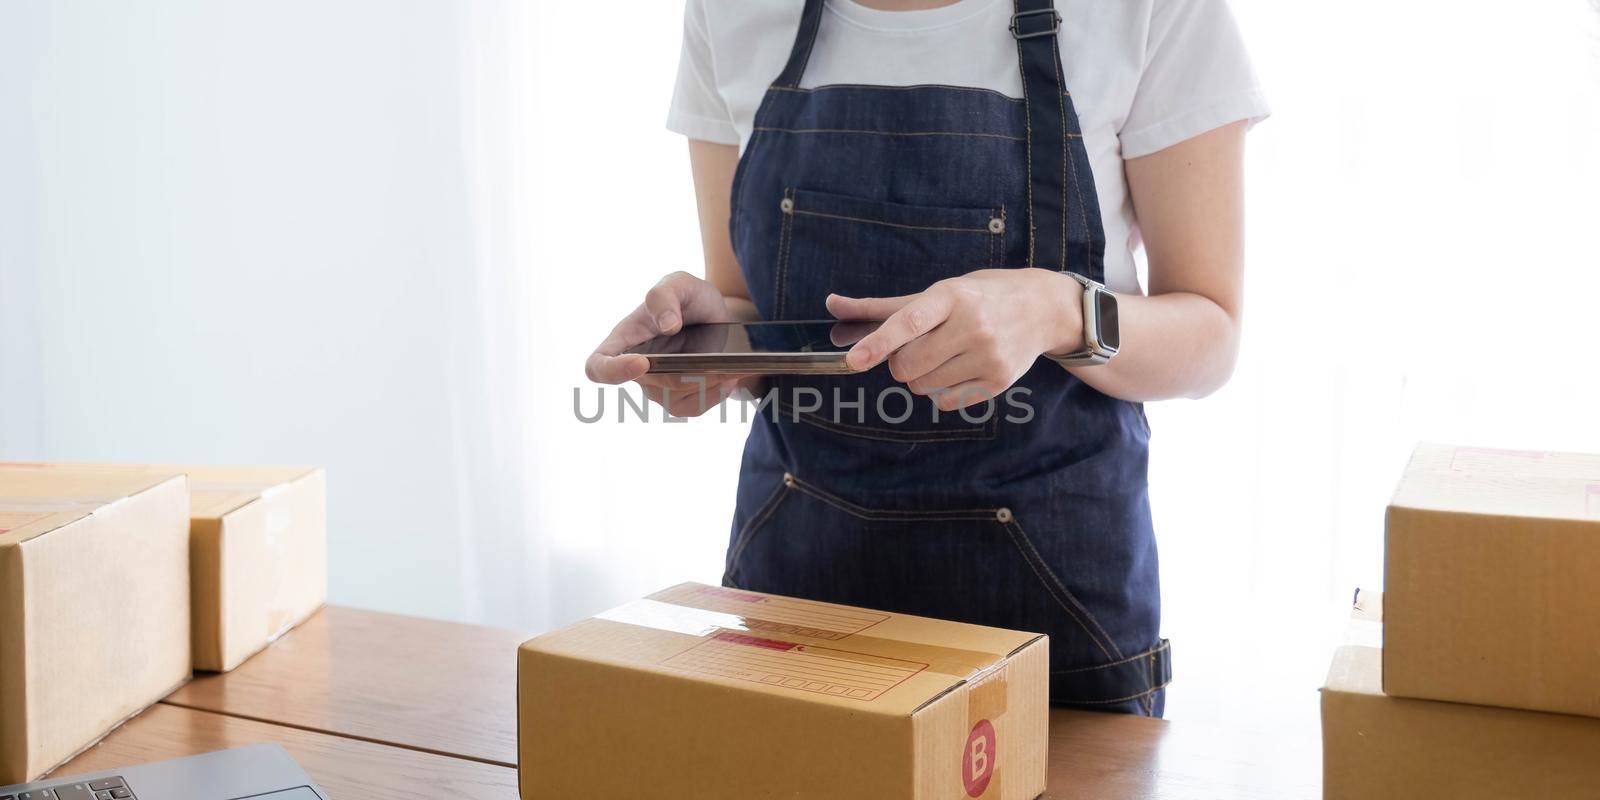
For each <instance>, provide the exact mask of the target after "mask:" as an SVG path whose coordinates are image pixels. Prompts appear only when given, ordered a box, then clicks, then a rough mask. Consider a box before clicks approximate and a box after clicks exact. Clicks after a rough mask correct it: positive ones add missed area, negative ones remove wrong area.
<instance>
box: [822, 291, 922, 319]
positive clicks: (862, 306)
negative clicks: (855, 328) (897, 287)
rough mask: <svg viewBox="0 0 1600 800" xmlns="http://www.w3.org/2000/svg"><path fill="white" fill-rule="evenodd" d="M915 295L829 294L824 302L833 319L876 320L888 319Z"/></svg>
mask: <svg viewBox="0 0 1600 800" xmlns="http://www.w3.org/2000/svg"><path fill="white" fill-rule="evenodd" d="M916 297H917V295H914V294H907V295H901V296H899V297H845V296H844V295H842V294H830V295H828V298H827V300H826V301H825V302H826V303H827V304H828V313H829V314H832V315H833V316H834V318H835V319H847V320H855V319H859V320H877V319H888V318H889V317H890V315H892V314H894V312H896V311H899V310H900V309H902V308H904V307H905V305H906V304H907V303H909V302H911V301H912V299H914V298H916Z"/></svg>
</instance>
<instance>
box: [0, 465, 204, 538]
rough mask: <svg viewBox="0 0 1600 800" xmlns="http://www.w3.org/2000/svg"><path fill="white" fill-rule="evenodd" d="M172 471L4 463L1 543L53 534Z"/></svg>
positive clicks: (0, 475) (0, 469) (0, 481)
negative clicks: (135, 470)
mask: <svg viewBox="0 0 1600 800" xmlns="http://www.w3.org/2000/svg"><path fill="white" fill-rule="evenodd" d="M174 476H175V473H174V472H173V471H171V470H168V471H166V472H161V471H156V470H148V471H139V472H133V471H120V472H118V471H110V470H104V469H98V468H93V467H77V466H73V465H64V464H35V463H19V462H0V546H5V545H8V544H20V543H22V542H25V541H28V540H29V539H32V538H34V537H36V536H39V535H41V534H45V533H49V532H50V531H53V530H56V529H58V528H60V527H62V526H63V525H67V524H69V523H71V522H74V521H76V520H79V519H82V518H84V517H86V516H88V515H90V514H92V513H94V512H95V511H96V510H98V509H101V508H104V507H106V506H109V505H111V504H113V503H116V502H117V501H119V500H122V499H125V498H128V497H131V496H133V495H135V494H138V493H139V492H142V491H144V490H146V489H149V488H150V487H152V486H157V485H159V484H161V483H164V482H166V481H168V480H171V479H172V478H173V477H174Z"/></svg>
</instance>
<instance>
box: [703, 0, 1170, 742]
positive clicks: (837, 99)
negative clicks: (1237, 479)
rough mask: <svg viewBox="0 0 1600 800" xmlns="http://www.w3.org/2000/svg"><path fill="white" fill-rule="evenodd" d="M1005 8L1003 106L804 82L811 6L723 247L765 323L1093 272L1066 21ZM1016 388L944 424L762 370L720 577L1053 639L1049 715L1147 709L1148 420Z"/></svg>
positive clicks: (896, 399) (1075, 386)
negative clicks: (1004, 273)
mask: <svg viewBox="0 0 1600 800" xmlns="http://www.w3.org/2000/svg"><path fill="white" fill-rule="evenodd" d="M1014 1H1015V5H1016V9H1015V10H1016V15H1015V16H1014V17H1013V18H1012V23H1011V29H1012V35H1013V37H1014V38H1015V40H1016V44H1017V56H1018V62H1019V65H1020V69H1021V71H1022V77H1023V86H1024V97H1023V98H1022V99H1014V98H1010V97H1006V96H1004V95H1002V94H999V93H997V92H993V91H990V90H987V89H974V88H963V87H957V86H907V87H901V86H860V85H837V86H824V87H818V88H815V89H802V88H800V83H801V75H802V73H803V72H804V70H805V67H806V62H807V59H808V58H809V57H810V54H811V47H812V43H813V42H814V41H815V38H816V35H817V29H818V26H819V25H820V23H821V18H822V12H823V0H806V3H805V9H804V11H803V13H802V16H801V22H800V28H799V32H798V34H797V36H796V37H795V42H794V47H793V51H792V53H791V54H790V57H789V61H788V64H787V66H786V67H785V68H784V70H783V73H782V74H781V75H779V76H778V79H777V80H776V81H775V82H774V83H773V84H772V86H771V88H770V89H769V91H768V92H767V93H766V96H765V97H764V98H763V100H762V103H761V106H760V108H759V109H758V110H757V112H756V116H755V125H754V132H753V133H752V135H751V137H750V140H749V142H748V144H747V146H746V149H745V152H744V155H743V156H742V158H741V160H740V162H739V167H738V171H737V173H736V174H735V177H734V182H733V197H732V213H731V219H730V223H729V224H730V228H731V232H732V237H733V246H734V251H735V253H736V255H737V256H738V260H739V264H740V267H741V269H742V271H743V273H744V278H745V281H746V283H747V285H748V286H749V288H750V293H751V297H752V299H753V300H754V301H755V304H756V307H757V308H758V309H759V311H760V313H761V315H762V317H763V318H765V319H769V320H781V319H826V318H828V317H829V315H828V312H827V310H826V308H825V307H824V304H823V301H824V298H826V297H827V295H828V293H830V292H837V293H840V294H844V295H850V296H854V297H885V296H891V295H901V294H909V293H913V292H918V291H921V290H923V289H926V288H928V286H929V285H931V284H933V283H934V282H936V281H939V280H941V279H943V278H950V277H955V276H958V275H962V274H965V273H968V272H971V271H973V270H977V269H984V268H991V267H997V268H998V267H1006V268H1010V267H1030V266H1038V267H1044V268H1048V269H1052V270H1069V271H1073V272H1077V273H1080V274H1083V275H1086V276H1088V277H1090V278H1093V279H1095V280H1100V281H1103V280H1104V271H1103V263H1102V260H1103V256H1104V252H1105V233H1104V231H1103V230H1102V228H1101V225H1100V209H1099V206H1098V202H1097V200H1096V196H1095V189H1094V178H1093V176H1092V175H1091V174H1090V171H1089V158H1088V154H1087V152H1086V151H1085V150H1084V146H1083V137H1082V133H1081V131H1080V130H1079V127H1078V120H1077V115H1076V113H1075V112H1074V110H1073V105H1072V99H1071V95H1070V93H1069V92H1068V91H1067V89H1066V86H1065V82H1064V79H1063V76H1062V73H1061V63H1060V58H1059V51H1058V49H1057V39H1056V32H1057V30H1058V28H1059V25H1060V23H1061V20H1060V17H1059V16H1058V15H1057V14H1056V12H1055V10H1054V7H1053V2H1052V0H1014ZM1075 299H1076V298H1075V296H1072V297H1069V296H1063V297H1062V302H1074V301H1075ZM1091 369H1092V367H1091ZM1017 387H1018V388H1015V389H1014V390H1013V392H1012V393H1010V394H1008V395H1007V397H1006V398H1003V399H997V400H996V401H995V402H994V403H992V404H991V405H990V406H988V407H985V406H977V407H974V408H972V409H969V410H968V411H967V412H966V413H965V414H960V413H955V412H944V413H940V412H938V411H937V407H936V406H934V405H933V403H932V402H931V400H929V399H928V398H925V397H913V396H911V395H910V394H909V393H908V392H906V391H905V389H904V387H903V386H901V385H900V384H898V383H896V382H895V381H894V379H893V378H892V377H891V376H890V375H889V372H888V368H887V367H886V366H881V365H880V366H879V367H877V368H876V369H874V370H872V371H870V372H868V373H865V374H862V375H852V376H839V377H831V376H830V377H812V376H807V377H781V378H774V379H773V380H772V381H771V383H770V384H769V386H768V391H767V392H766V393H765V394H764V397H767V398H770V400H771V403H770V404H769V405H768V407H766V408H765V409H764V410H763V412H762V413H760V414H758V415H757V418H756V420H755V423H754V425H753V427H752V429H751V432H750V436H749V439H748V441H747V442H746V445H745V451H744V460H743V465H742V468H741V472H740V479H739V490H738V505H737V509H736V511H735V514H734V521H733V531H732V537H731V541H730V544H729V549H728V559H727V564H726V572H725V575H724V578H723V580H724V583H726V584H727V585H729V586H733V587H739V588H745V589H754V590H758V591H765V592H774V593H778V594H785V595H792V596H798V597H807V598H813V599H817V600H825V601H830V602H835V603H845V604H849V605H858V606H866V607H869V608H878V609H884V610H889V611H896V612H902V613H909V614H919V615H924V616H930V617H939V618H943V619H952V620H960V621H964V622H972V623H980V624H986V625H996V626H1001V627H1006V628H1015V629H1020V630H1027V631H1035V632H1043V633H1047V634H1049V636H1050V663H1051V674H1050V699H1051V701H1052V702H1053V703H1056V704H1059V705H1071V706H1079V707H1082V708H1087V709H1096V710H1105V711H1121V712H1128V713H1135V714H1143V715H1149V716H1159V715H1160V714H1161V712H1162V706H1163V700H1164V689H1163V687H1165V686H1166V684H1167V682H1168V680H1169V677H1170V675H1171V669H1170V661H1169V658H1168V652H1169V650H1168V646H1167V643H1166V642H1165V641H1164V640H1162V639H1161V638H1160V635H1159V625H1160V595H1159V589H1158V585H1157V583H1158V582H1157V567H1156V545H1155V538H1154V535H1153V533H1152V530H1151V521H1150V510H1149V503H1148V499H1147V494H1146V462H1147V449H1148V443H1149V436H1150V431H1149V427H1148V424H1147V423H1146V421H1145V418H1144V413H1143V410H1142V408H1141V407H1140V406H1138V405H1136V404H1133V403H1128V402H1125V401H1122V400H1117V399H1114V398H1111V397H1108V396H1106V395H1104V394H1101V393H1100V392H1098V391H1096V390H1094V389H1092V388H1090V387H1089V386H1087V385H1086V384H1084V383H1083V382H1081V381H1079V380H1078V379H1077V378H1075V377H1073V376H1072V375H1071V374H1070V373H1068V372H1067V371H1066V370H1064V369H1062V368H1061V367H1060V366H1058V365H1056V364H1054V363H1052V362H1050V361H1049V360H1047V359H1043V358H1041V359H1039V361H1038V362H1037V363H1035V364H1034V365H1033V367H1032V368H1031V369H1030V370H1029V371H1028V372H1027V374H1026V375H1024V376H1023V378H1022V379H1021V381H1020V382H1019V383H1018V384H1017ZM818 398H820V399H821V402H820V404H819V403H818V402H817V399H818Z"/></svg>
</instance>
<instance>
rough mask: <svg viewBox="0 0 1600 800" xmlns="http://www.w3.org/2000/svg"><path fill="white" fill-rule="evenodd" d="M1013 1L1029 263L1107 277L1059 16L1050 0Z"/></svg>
mask: <svg viewBox="0 0 1600 800" xmlns="http://www.w3.org/2000/svg"><path fill="white" fill-rule="evenodd" d="M1014 3H1015V6H1014V9H1015V13H1014V14H1013V15H1012V17H1011V36H1012V37H1013V38H1014V39H1016V41H1017V61H1018V62H1019V63H1020V65H1021V68H1022V102H1023V105H1024V106H1025V107H1026V109H1027V114H1028V143H1027V147H1028V150H1027V158H1028V266H1030V267H1044V268H1046V269H1055V270H1069V271H1072V272H1076V273H1078V274H1080V275H1083V276H1085V277H1087V278H1089V279H1091V280H1095V281H1099V282H1101V283H1104V282H1105V253H1106V234H1105V229H1104V228H1103V227H1101V224H1100V201H1099V196H1098V195H1096V194H1095V188H1094V174H1093V173H1092V172H1091V171H1090V167H1089V153H1088V151H1087V150H1085V149H1084V146H1083V131H1082V130H1081V129H1080V128H1079V127H1078V113H1077V111H1076V110H1075V109H1073V107H1072V93H1071V92H1069V91H1067V82H1066V78H1065V77H1063V75H1062V73H1061V51H1060V45H1059V44H1058V43H1057V33H1058V31H1059V30H1060V28H1061V15H1060V14H1059V13H1058V12H1057V11H1056V9H1055V0H1014ZM1069 200H1070V201H1069ZM1069 242H1082V243H1083V244H1081V245H1078V244H1070V245H1069Z"/></svg>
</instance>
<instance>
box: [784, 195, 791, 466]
mask: <svg viewBox="0 0 1600 800" xmlns="http://www.w3.org/2000/svg"><path fill="white" fill-rule="evenodd" d="M783 202H785V203H787V202H789V201H788V200H785V201H783ZM783 485H784V486H786V487H788V488H790V489H793V488H794V476H793V475H790V474H789V473H787V472H785V473H783Z"/></svg>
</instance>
